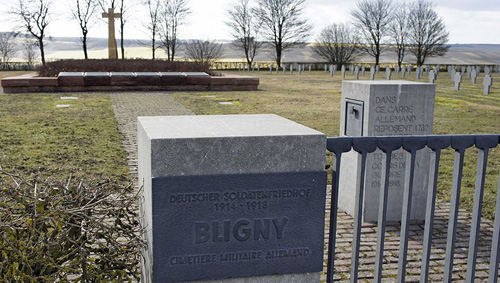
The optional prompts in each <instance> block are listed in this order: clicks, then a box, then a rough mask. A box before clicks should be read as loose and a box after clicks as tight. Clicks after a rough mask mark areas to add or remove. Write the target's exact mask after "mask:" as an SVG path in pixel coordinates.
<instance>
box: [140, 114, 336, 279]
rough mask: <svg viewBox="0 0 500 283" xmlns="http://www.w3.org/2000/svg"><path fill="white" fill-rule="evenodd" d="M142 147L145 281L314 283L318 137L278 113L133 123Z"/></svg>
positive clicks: (320, 172)
mask: <svg viewBox="0 0 500 283" xmlns="http://www.w3.org/2000/svg"><path fill="white" fill-rule="evenodd" d="M138 146H139V150H138V160H139V185H140V186H142V187H143V191H142V197H141V198H142V203H141V210H140V219H141V222H142V223H143V225H144V226H145V227H146V229H147V233H146V240H147V243H148V247H147V248H146V249H145V250H143V256H144V257H143V260H142V263H141V270H142V271H141V277H142V278H141V281H142V282H179V281H180V282H185V281H189V282H191V281H196V280H217V282H319V281H320V272H321V271H322V269H323V253H324V250H323V243H324V223H325V197H326V171H325V170H324V169H325V167H324V166H325V148H326V136H325V135H324V134H323V133H320V132H318V131H315V130H312V129H310V128H308V127H305V126H302V125H300V124H298V123H295V122H292V121H290V120H287V119H285V118H282V117H279V116H277V115H222V116H217V115H213V116H168V117H139V118H138ZM226 278H231V279H229V281H226V280H225V279H226Z"/></svg>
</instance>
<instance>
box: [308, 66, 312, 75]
mask: <svg viewBox="0 0 500 283" xmlns="http://www.w3.org/2000/svg"><path fill="white" fill-rule="evenodd" d="M311 66H312V65H311V64H309V73H310V72H311V68H312V67H311Z"/></svg>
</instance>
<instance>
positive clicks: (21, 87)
mask: <svg viewBox="0 0 500 283" xmlns="http://www.w3.org/2000/svg"><path fill="white" fill-rule="evenodd" d="M34 75H35V74H32V75H31V76H22V77H15V78H6V79H3V80H2V87H3V88H4V92H5V93H18V92H58V91H66V92H67V91H120V90H134V91H141V90H176V91H183V90H191V91H210V90H215V91H218V90H220V91H253V90H258V86H259V79H258V78H254V77H247V76H232V75H231V76H210V75H208V74H207V73H203V72H61V73H59V75H58V77H57V78H44V77H34Z"/></svg>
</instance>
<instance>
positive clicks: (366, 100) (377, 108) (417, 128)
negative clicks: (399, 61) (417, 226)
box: [339, 81, 436, 222]
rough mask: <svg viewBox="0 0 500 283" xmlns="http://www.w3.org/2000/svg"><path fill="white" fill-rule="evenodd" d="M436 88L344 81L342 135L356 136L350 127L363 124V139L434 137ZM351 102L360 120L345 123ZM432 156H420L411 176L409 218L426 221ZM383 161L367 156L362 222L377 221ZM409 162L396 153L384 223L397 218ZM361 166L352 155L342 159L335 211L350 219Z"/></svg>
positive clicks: (426, 153)
mask: <svg viewBox="0 0 500 283" xmlns="http://www.w3.org/2000/svg"><path fill="white" fill-rule="evenodd" d="M435 87H436V86H435V85H434V84H429V83H418V82H409V81H346V82H344V83H343V84H342V100H341V125H340V130H341V132H340V134H341V135H351V136H356V134H351V133H355V132H356V131H351V130H350V131H346V130H347V129H351V128H354V127H353V126H352V125H349V123H352V122H355V123H359V124H358V125H361V127H362V130H361V131H359V132H360V133H361V134H360V135H361V136H392V135H428V134H432V129H433V119H434V97H435ZM351 101H358V105H362V110H361V111H362V113H363V115H362V116H360V117H361V119H362V121H361V123H360V122H357V121H356V119H352V118H351V119H349V118H348V117H349V112H350V108H349V107H350V105H352V102H351ZM429 158H430V152H429V150H428V149H424V150H421V151H419V153H418V155H417V161H416V163H417V168H416V171H415V174H416V175H415V185H414V190H413V199H412V211H411V219H413V220H423V219H424V217H425V207H426V197H427V184H428V173H429V162H430V159H429ZM384 162H385V156H384V153H383V152H382V151H380V150H377V151H375V152H374V153H372V154H368V157H367V163H366V164H367V167H366V177H365V185H364V187H365V199H364V209H363V219H364V221H367V222H377V220H378V203H379V195H380V185H381V176H382V168H383V166H385V165H384V164H385V163H384ZM406 164H407V160H406V156H405V153H404V150H403V149H400V150H397V151H394V152H393V154H392V161H391V172H390V174H391V176H390V183H389V184H390V185H389V196H388V203H389V204H390V205H389V206H388V207H387V221H390V222H397V221H400V219H401V211H402V203H403V202H402V199H403V187H404V181H405V168H406ZM359 166H361V159H360V157H359V156H358V154H357V153H356V152H354V151H351V152H349V153H347V154H345V156H344V155H342V165H341V176H340V186H339V208H341V209H342V210H344V211H346V212H347V213H349V214H351V215H353V214H354V205H355V196H354V193H355V191H356V187H357V186H359V184H357V182H359V179H358V176H357V172H358V171H359Z"/></svg>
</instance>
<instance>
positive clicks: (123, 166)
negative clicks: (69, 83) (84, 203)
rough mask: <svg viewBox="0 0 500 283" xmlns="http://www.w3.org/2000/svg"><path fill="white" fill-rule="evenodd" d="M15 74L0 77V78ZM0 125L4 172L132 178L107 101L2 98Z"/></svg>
mask: <svg viewBox="0 0 500 283" xmlns="http://www.w3.org/2000/svg"><path fill="white" fill-rule="evenodd" d="M14 73H16V74H14ZM18 74H20V73H18V72H0V78H1V77H6V76H12V75H18ZM61 96H78V97H79V99H78V100H61V99H60V97H61ZM58 104H70V105H71V107H69V108H56V105H58ZM0 125H1V126H0V166H2V167H3V169H4V170H6V171H8V172H16V173H22V174H24V175H29V174H39V175H40V176H41V177H44V178H45V177H49V176H50V177H52V178H56V179H60V180H64V179H66V178H68V177H69V175H70V174H73V176H75V177H77V178H82V179H85V180H91V179H106V178H113V179H115V180H123V181H124V182H125V181H127V182H128V181H129V180H130V178H131V177H130V174H129V170H128V167H127V161H126V157H127V155H126V152H125V150H124V149H123V147H122V141H121V136H120V134H119V132H118V125H117V122H116V119H115V117H114V113H113V107H112V104H111V101H110V99H109V97H108V96H107V95H102V94H90V93H83V94H74V93H72V94H64V93H61V94H0Z"/></svg>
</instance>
